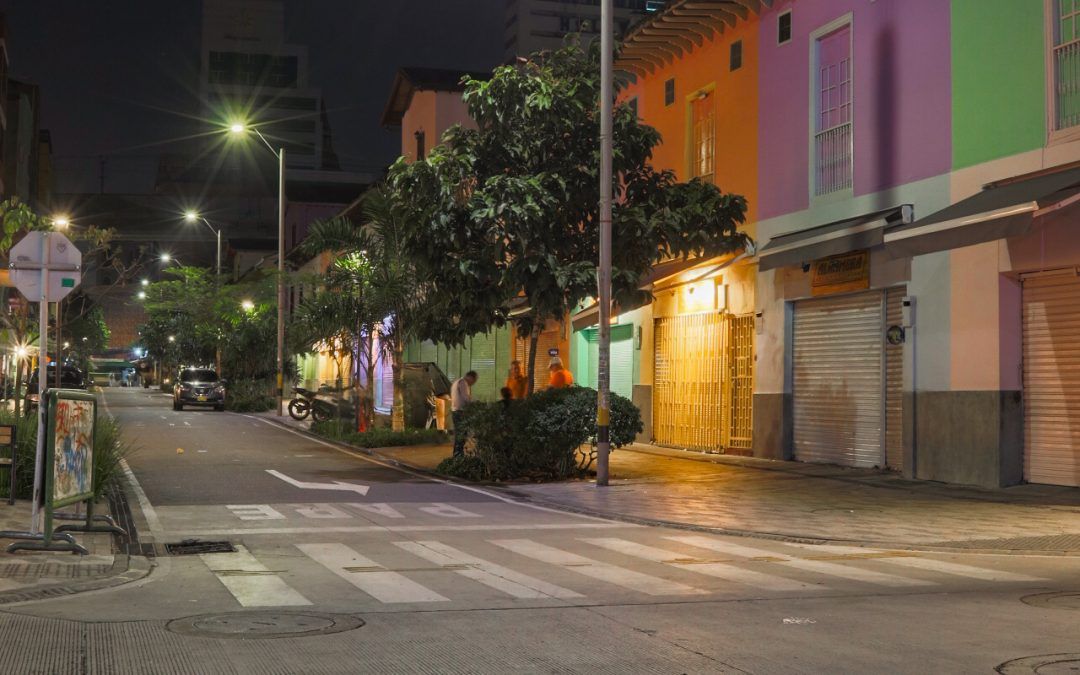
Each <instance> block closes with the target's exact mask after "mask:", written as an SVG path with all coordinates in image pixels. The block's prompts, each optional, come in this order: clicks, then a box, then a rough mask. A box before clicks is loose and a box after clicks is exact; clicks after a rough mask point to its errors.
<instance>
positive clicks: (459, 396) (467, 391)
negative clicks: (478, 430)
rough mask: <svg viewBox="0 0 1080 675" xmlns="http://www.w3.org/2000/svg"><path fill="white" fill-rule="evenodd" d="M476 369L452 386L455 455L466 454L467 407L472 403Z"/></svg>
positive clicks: (451, 405) (451, 406) (451, 411)
mask: <svg viewBox="0 0 1080 675" xmlns="http://www.w3.org/2000/svg"><path fill="white" fill-rule="evenodd" d="M474 384H476V371H474V370H470V371H469V372H467V373H465V377H462V378H459V379H458V380H457V381H456V382H454V386H452V387H451V388H450V415H451V417H453V418H454V457H461V456H463V455H464V454H465V408H466V407H467V406H468V405H469V404H470V403H472V387H473V385H474Z"/></svg>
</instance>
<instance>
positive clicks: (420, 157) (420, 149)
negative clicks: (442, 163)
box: [413, 131, 427, 162]
mask: <svg viewBox="0 0 1080 675" xmlns="http://www.w3.org/2000/svg"><path fill="white" fill-rule="evenodd" d="M413 135H414V136H415V137H416V161H418V162H422V161H424V159H425V158H426V157H427V154H426V152H427V148H425V147H424V145H425V141H426V138H425V135H424V132H423V131H417V132H416V133H415V134H413Z"/></svg>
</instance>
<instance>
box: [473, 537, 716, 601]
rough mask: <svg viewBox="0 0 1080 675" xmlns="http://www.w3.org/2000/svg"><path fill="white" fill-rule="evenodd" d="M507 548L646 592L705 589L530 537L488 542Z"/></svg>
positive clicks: (678, 592) (680, 592) (692, 592)
mask: <svg viewBox="0 0 1080 675" xmlns="http://www.w3.org/2000/svg"><path fill="white" fill-rule="evenodd" d="M491 543H492V544H495V545H496V546H501V547H502V548H505V549H507V550H509V551H513V552H514V553H517V554H518V555H523V556H525V557H527V558H532V559H534V560H539V561H541V562H545V563H548V564H550V565H559V566H561V567H564V568H565V569H568V570H570V571H571V572H577V573H578V574H583V575H585V576H587V577H592V578H593V579H599V580H600V581H606V582H607V583H609V584H615V585H616V586H622V587H623V588H629V589H630V590H633V591H638V592H641V593H645V594H647V595H700V594H703V593H705V592H706V591H703V590H701V589H698V588H693V587H691V586H687V585H685V584H680V583H679V582H677V581H669V580H667V579H661V578H660V577H654V576H651V575H648V574H644V573H642V572H635V571H634V570H628V569H626V568H623V567H617V566H615V565H610V564H608V563H605V562H600V561H599V560H593V559H592V558H586V557H585V556H580V555H577V554H575V553H570V552H568V551H563V550H561V549H557V548H552V547H551V546H545V545H544V544H538V543H536V542H535V541H532V540H530V539H497V540H493V541H492V542H491Z"/></svg>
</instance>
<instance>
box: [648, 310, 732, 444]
mask: <svg viewBox="0 0 1080 675" xmlns="http://www.w3.org/2000/svg"><path fill="white" fill-rule="evenodd" d="M729 325H730V320H729V318H728V317H727V316H725V315H723V314H720V313H719V312H708V313H703V314H687V315H682V316H674V317H670V318H659V319H656V321H655V324H654V333H653V349H654V354H655V364H656V365H655V368H654V370H653V438H654V440H655V441H656V442H657V443H658V444H660V445H671V446H675V447H680V448H694V449H698V450H715V449H717V448H721V447H724V445H725V444H726V443H727V440H728V439H727V434H725V430H726V427H727V423H728V420H727V414H728V412H729V402H730V401H729V396H728V395H727V394H728V393H729V391H730V387H729V386H727V387H726V386H725V383H730V372H729V371H730V353H729V352H730V350H729V349H728V341H729V340H728V338H729V334H730V330H729Z"/></svg>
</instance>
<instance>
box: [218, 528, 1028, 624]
mask: <svg viewBox="0 0 1080 675" xmlns="http://www.w3.org/2000/svg"><path fill="white" fill-rule="evenodd" d="M748 541H750V542H751V543H755V542H753V541H752V540H748ZM249 545H250V544H249ZM287 548H289V549H290V550H292V551H293V553H292V554H287V555H282V554H281V551H280V547H279V549H275V551H274V552H272V553H271V552H268V553H267V555H268V556H269V555H273V556H274V560H275V566H277V567H282V565H280V564H278V563H280V562H281V561H282V560H287V561H289V564H287V565H285V566H284V568H283V569H271V568H269V567H267V565H266V564H264V563H263V562H261V561H260V560H259V554H258V552H257V551H256V552H255V553H253V552H252V551H250V550H249V549H248V548H245V547H244V546H239V547H237V549H238V550H237V551H236V552H235V553H221V554H203V555H201V556H200V558H201V559H202V562H203V563H204V564H205V566H206V567H207V569H208V570H209V571H210V572H211V573H213V574H214V576H216V577H217V579H218V580H219V581H220V582H221V585H222V586H224V588H225V589H226V590H227V591H228V592H229V593H230V594H231V595H232V597H233V598H234V600H235V602H236V603H238V604H239V605H241V606H243V607H268V606H280V607H290V606H303V605H311V604H321V603H323V602H327V600H326V598H325V596H326V595H327V588H328V585H327V583H326V580H327V579H330V580H333V579H337V581H336V582H335V583H336V584H337V586H333V585H332V584H331V585H330V586H329V587H331V588H333V589H334V590H333V592H332V593H331V594H330V596H331V600H329V602H334V601H340V600H341V599H342V598H344V597H348V596H347V594H348V593H350V592H353V593H354V591H359V592H360V595H359V596H357V598H356V599H358V600H359V601H361V602H363V601H365V600H366V601H367V602H372V601H373V602H375V603H379V604H381V605H390V606H411V605H425V606H427V605H429V603H439V604H437V605H432V606H444V605H445V604H446V603H451V602H454V601H459V602H460V601H475V600H476V599H477V598H487V599H491V598H503V599H505V600H508V601H511V602H512V601H517V600H528V601H544V600H554V601H559V602H570V603H579V602H588V601H590V600H592V601H595V600H600V599H605V598H610V597H612V594H623V596H625V595H626V594H631V595H640V596H643V597H645V596H647V597H650V598H654V599H664V598H670V599H672V600H677V599H689V598H694V599H701V598H708V597H710V596H722V595H725V594H727V595H731V594H736V595H737V594H740V593H741V594H746V593H754V594H758V593H767V594H772V593H785V594H801V593H804V592H805V593H819V592H821V591H830V590H840V589H841V588H845V589H846V588H851V587H861V588H891V589H908V588H910V589H919V590H923V589H928V588H932V587H934V586H939V585H941V584H945V583H954V582H956V581H958V580H968V581H973V582H994V583H1027V584H1039V583H1042V582H1046V581H1047V580H1046V579H1041V578H1038V577H1034V576H1030V575H1027V574H1020V573H1017V572H1013V571H1006V570H1001V569H996V568H994V567H993V566H986V567H984V566H978V565H971V564H960V563H956V562H950V561H946V560H940V559H937V558H934V557H929V556H927V555H925V554H918V553H913V552H906V551H886V550H881V549H870V548H861V547H856V546H838V545H808V544H794V543H792V544H781V543H777V542H770V543H769V544H768V545H765V544H761V545H748V544H744V543H736V542H734V541H731V539H730V538H721V537H713V536H705V535H691V534H679V535H675V534H671V535H666V536H662V537H659V538H657V539H656V540H654V541H650V542H648V543H643V542H640V541H635V540H632V539H623V538H618V537H589V536H580V537H574V538H561V539H559V540H558V541H555V542H541V541H534V540H532V539H471V540H469V541H468V542H467V544H463V543H461V542H458V541H455V542H454V543H453V544H450V543H447V542H444V541H439V540H434V539H432V540H403V541H389V542H385V541H383V542H368V543H366V544H364V545H363V546H362V547H361V546H359V545H357V544H353V545H352V546H350V545H347V544H344V543H297V544H294V545H291V546H289V547H287ZM358 548H363V549H364V551H363V552H361V551H360V550H357V549H358ZM466 549H469V550H466ZM297 552H298V553H299V555H296V553H297ZM991 565H992V563H991ZM320 575H321V576H322V577H323V581H322V583H320V584H316V583H315V582H313V581H312V577H316V576H320ZM342 581H343V582H345V583H344V584H342V583H341V582H342ZM290 584H292V585H296V586H298V587H299V590H298V589H294V588H293V587H292V586H290ZM305 584H307V585H309V586H311V588H308V587H304V586H305Z"/></svg>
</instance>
